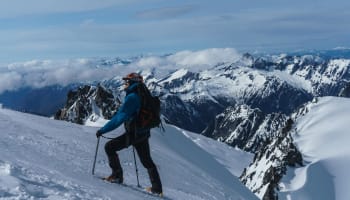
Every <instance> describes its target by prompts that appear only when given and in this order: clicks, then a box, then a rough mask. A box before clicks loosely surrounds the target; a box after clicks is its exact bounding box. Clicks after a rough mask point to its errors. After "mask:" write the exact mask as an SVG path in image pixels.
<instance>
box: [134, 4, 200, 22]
mask: <svg viewBox="0 0 350 200" xmlns="http://www.w3.org/2000/svg"><path fill="white" fill-rule="evenodd" d="M195 8H196V7H195V6H194V5H183V6H177V7H163V8H156V9H150V10H145V11H142V12H139V13H137V15H136V17H138V18H141V19H170V18H174V17H178V16H182V15H185V14H188V13H190V12H192V11H194V10H195Z"/></svg>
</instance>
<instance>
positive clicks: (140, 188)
mask: <svg viewBox="0 0 350 200" xmlns="http://www.w3.org/2000/svg"><path fill="white" fill-rule="evenodd" d="M97 178H99V179H100V180H102V181H103V182H105V183H110V184H115V185H119V186H122V187H126V188H129V189H132V190H134V191H138V192H141V193H143V194H146V195H149V196H152V197H158V198H160V199H166V200H169V198H167V197H165V196H164V194H163V193H160V194H156V193H152V192H151V187H145V188H144V187H138V186H136V185H129V184H125V183H116V182H110V181H107V180H106V177H97Z"/></svg>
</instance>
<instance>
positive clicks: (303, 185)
mask: <svg viewBox="0 0 350 200" xmlns="http://www.w3.org/2000/svg"><path fill="white" fill-rule="evenodd" d="M349 107H350V99H349V98H340V97H323V98H320V99H319V101H318V102H316V103H313V104H311V105H309V106H308V109H309V112H308V113H307V114H305V115H304V116H302V117H301V118H299V120H297V125H296V133H295V135H294V136H293V138H294V140H295V143H296V145H297V148H298V149H299V151H301V153H302V154H303V159H304V164H305V166H303V167H299V168H296V169H294V168H289V170H288V173H287V175H286V176H285V177H284V178H283V180H282V183H281V184H280V187H281V192H280V194H279V196H280V198H281V199H288V200H292V199H295V200H299V199H303V200H304V199H305V200H308V199H310V200H311V199H312V200H313V199H317V200H345V199H349V198H350V190H349V185H350V173H349V166H350V146H349V141H350V134H349V122H350V110H349Z"/></svg>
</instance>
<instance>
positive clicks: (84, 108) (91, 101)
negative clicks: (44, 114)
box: [54, 85, 121, 125]
mask: <svg viewBox="0 0 350 200" xmlns="http://www.w3.org/2000/svg"><path fill="white" fill-rule="evenodd" d="M120 104H121V102H120V100H119V98H118V95H117V94H114V93H113V92H112V91H111V90H108V89H107V88H104V87H103V86H101V85H98V86H89V85H85V86H81V87H79V88H77V89H76V90H71V91H69V92H68V94H67V101H66V105H65V107H64V108H62V109H60V110H58V111H57V113H56V114H55V116H54V118H55V119H59V120H65V121H69V122H73V123H77V124H86V125H89V123H94V122H96V121H101V120H102V121H104V122H105V121H106V120H108V119H111V118H112V117H113V115H114V114H115V112H116V111H117V109H118V107H119V106H120Z"/></svg>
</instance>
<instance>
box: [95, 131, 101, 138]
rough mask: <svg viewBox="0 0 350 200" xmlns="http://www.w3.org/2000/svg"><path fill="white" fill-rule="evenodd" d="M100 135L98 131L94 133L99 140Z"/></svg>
mask: <svg viewBox="0 0 350 200" xmlns="http://www.w3.org/2000/svg"><path fill="white" fill-rule="evenodd" d="M101 135H102V133H101V132H100V130H98V131H97V132H96V137H97V138H99V137H100V136H101Z"/></svg>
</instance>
